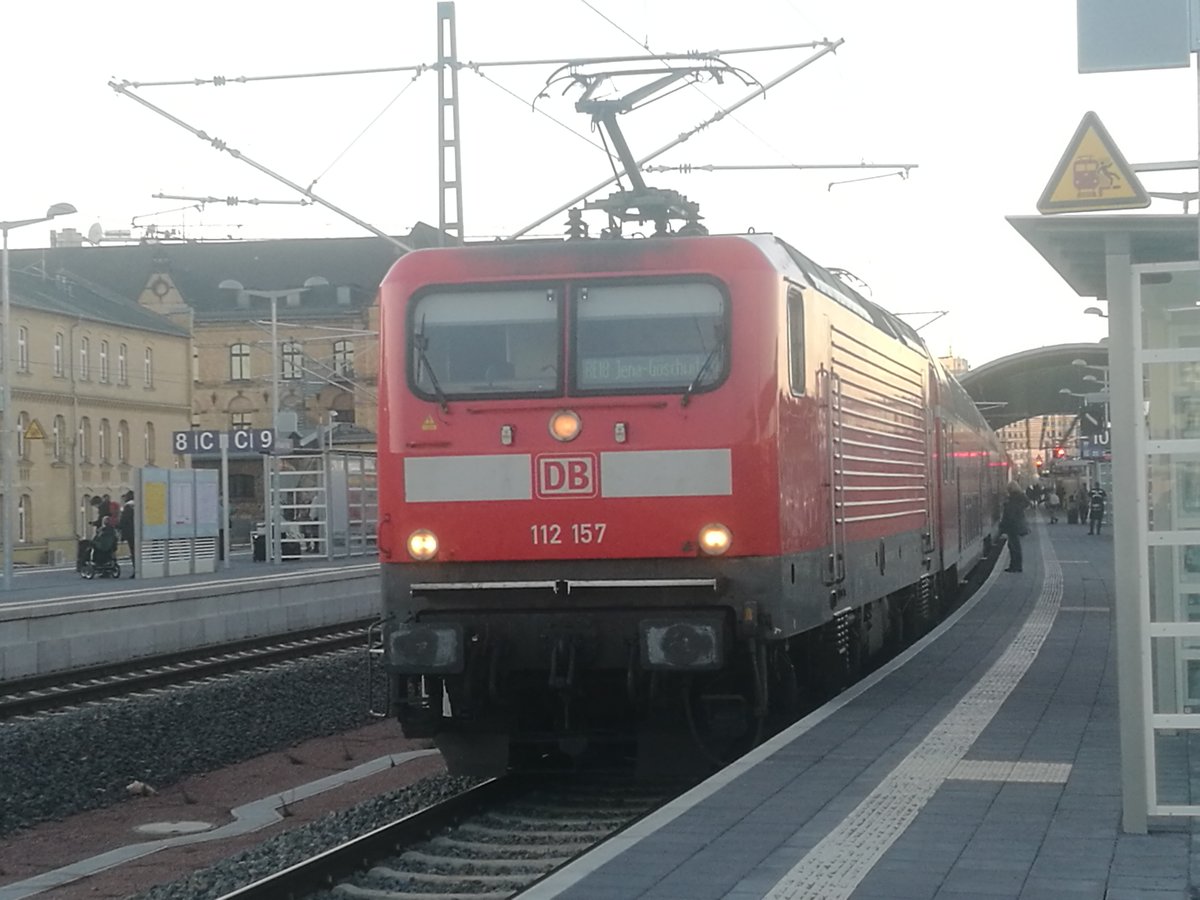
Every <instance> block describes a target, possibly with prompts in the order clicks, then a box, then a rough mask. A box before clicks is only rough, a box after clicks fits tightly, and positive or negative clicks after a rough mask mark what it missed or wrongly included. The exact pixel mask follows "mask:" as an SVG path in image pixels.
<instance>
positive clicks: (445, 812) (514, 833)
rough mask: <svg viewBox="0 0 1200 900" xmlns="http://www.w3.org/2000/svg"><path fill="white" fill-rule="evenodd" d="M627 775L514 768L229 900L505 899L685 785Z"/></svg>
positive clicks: (271, 878) (672, 795)
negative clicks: (319, 899)
mask: <svg viewBox="0 0 1200 900" xmlns="http://www.w3.org/2000/svg"><path fill="white" fill-rule="evenodd" d="M684 787H685V786H684V785H682V784H663V783H662V782H656V783H654V784H638V783H635V782H632V781H630V780H629V779H628V778H627V777H626V778H614V777H607V776H578V775H576V776H574V777H573V778H568V777H564V778H562V779H561V780H560V779H549V780H548V779H547V778H546V777H545V776H541V777H535V776H529V775H524V776H516V775H514V776H508V777H505V778H496V779H492V780H490V781H486V782H484V783H483V784H480V785H478V786H477V787H474V788H472V789H471V790H469V791H466V792H464V793H462V794H459V795H457V796H455V797H452V798H450V799H449V800H446V801H444V802H442V803H439V804H436V805H434V806H431V807H429V808H427V809H424V810H421V811H420V812H417V813H414V814H412V815H410V816H406V817H405V818H403V819H399V820H398V821H396V822H394V823H392V824H390V825H386V826H384V827H382V828H379V829H376V830H375V831H373V832H370V833H369V834H366V835H363V836H362V837H359V838H357V839H355V840H352V841H348V842H346V843H345V844H342V845H341V846H339V847H335V848H333V849H331V850H328V851H326V852H325V853H322V854H319V855H317V856H314V857H312V858H311V859H308V860H305V861H304V862H302V863H299V864H297V865H295V866H292V867H291V868H289V869H285V870H284V871H282V872H279V873H276V874H275V875H272V876H269V877H267V878H264V879H261V880H260V881H257V882H255V883H253V884H250V885H247V886H245V887H243V888H241V889H239V890H237V891H234V892H232V893H229V894H226V895H225V896H224V897H222V898H220V900H267V898H272V900H274V898H280V897H290V898H300V897H304V896H309V895H312V894H315V893H317V892H319V891H327V892H328V893H325V894H322V896H325V897H331V898H339V900H430V898H433V897H436V898H439V900H456V898H460V900H461V898H473V900H479V898H485V900H502V898H507V897H511V896H513V895H514V894H516V893H518V892H519V891H521V890H524V889H525V888H527V887H528V886H529V885H531V884H532V883H533V882H535V881H536V880H538V879H539V878H542V877H543V876H545V875H547V874H549V873H550V872H552V871H554V870H555V869H557V868H559V867H560V866H563V865H565V864H566V863H568V862H570V861H571V860H572V859H574V858H575V857H577V856H579V855H580V854H582V853H584V852H585V851H587V850H589V849H591V848H592V847H594V846H595V845H596V844H598V843H600V842H601V841H603V840H605V839H607V838H608V837H610V836H612V835H613V834H615V833H616V832H618V831H620V830H621V829H623V828H625V827H626V826H628V825H630V824H632V823H633V822H635V821H637V820H638V819H640V818H642V817H643V816H645V815H646V814H647V813H649V812H650V811H651V810H653V809H655V808H657V807H658V806H660V805H661V804H662V803H664V802H666V801H667V800H668V799H670V798H671V797H674V796H676V795H677V794H678V793H679V792H680V791H682V790H683V789H684Z"/></svg>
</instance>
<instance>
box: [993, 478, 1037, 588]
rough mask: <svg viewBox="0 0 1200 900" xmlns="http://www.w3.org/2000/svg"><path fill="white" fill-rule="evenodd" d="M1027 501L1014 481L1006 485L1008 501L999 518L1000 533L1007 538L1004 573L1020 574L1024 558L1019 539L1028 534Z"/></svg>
mask: <svg viewBox="0 0 1200 900" xmlns="http://www.w3.org/2000/svg"><path fill="white" fill-rule="evenodd" d="M1029 505H1030V504H1029V501H1028V500H1027V499H1026V498H1025V493H1024V492H1023V491H1022V490H1021V485H1019V484H1017V483H1016V482H1015V481H1010V482H1009V483H1008V499H1007V500H1005V501H1004V513H1003V514H1002V515H1001V516H1000V533H1001V534H1003V535H1007V536H1008V568H1007V569H1005V570H1004V571H1005V572H1020V571H1021V564H1022V563H1023V562H1024V557H1023V555H1022V553H1021V538H1022V537H1024V536H1025V535H1027V534H1029V523H1028V522H1027V521H1026V520H1025V510H1026V509H1028V508H1029Z"/></svg>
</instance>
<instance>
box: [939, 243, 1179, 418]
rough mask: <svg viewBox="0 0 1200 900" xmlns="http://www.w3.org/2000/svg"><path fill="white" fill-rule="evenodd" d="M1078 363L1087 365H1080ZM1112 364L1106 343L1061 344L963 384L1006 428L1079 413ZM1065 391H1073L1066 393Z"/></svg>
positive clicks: (991, 367) (963, 378)
mask: <svg viewBox="0 0 1200 900" xmlns="http://www.w3.org/2000/svg"><path fill="white" fill-rule="evenodd" d="M1192 224H1193V226H1194V225H1195V223H1194V222H1193V223H1192ZM1077 359H1082V360H1083V361H1084V363H1085V364H1086V365H1082V366H1080V365H1075V364H1074V360H1077ZM1107 366H1108V347H1107V346H1105V345H1104V344H1058V345H1055V346H1052V347H1037V348H1035V349H1033V350H1024V351H1022V352H1020V353H1014V354H1012V355H1011V356H1004V357H1001V358H1000V359H995V360H992V361H991V362H989V363H987V364H986V365H982V366H980V367H979V368H977V369H971V370H970V371H969V372H966V373H964V374H962V375H960V376H958V380H959V381H960V382H961V383H962V386H963V387H964V388H966V390H967V393H968V394H970V395H971V399H973V400H974V401H975V403H976V404H977V405H978V406H979V411H980V412H981V413H983V417H984V418H985V419H987V422H988V424H989V425H991V426H992V428H1003V427H1004V426H1005V425H1011V424H1012V423H1013V422H1020V421H1022V420H1023V419H1028V418H1030V417H1032V416H1046V415H1074V414H1076V413H1078V412H1079V411H1080V404H1081V402H1082V399H1083V398H1082V395H1084V394H1089V393H1098V392H1099V391H1100V390H1101V385H1098V384H1097V383H1096V382H1091V381H1085V380H1084V377H1085V376H1087V375H1092V376H1094V377H1095V378H1097V379H1098V380H1099V381H1100V382H1101V383H1102V382H1103V380H1104V379H1103V376H1104V371H1105V369H1106V368H1107ZM1063 388H1066V389H1067V390H1068V391H1071V393H1068V394H1064V393H1062V389H1063Z"/></svg>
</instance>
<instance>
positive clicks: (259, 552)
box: [251, 533, 267, 562]
mask: <svg viewBox="0 0 1200 900" xmlns="http://www.w3.org/2000/svg"><path fill="white" fill-rule="evenodd" d="M251 540H252V541H253V544H254V561H255V562H266V561H267V536H266V535H265V534H262V533H259V534H256V535H254V537H253V538H252V539H251Z"/></svg>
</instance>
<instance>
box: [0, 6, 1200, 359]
mask: <svg viewBox="0 0 1200 900" xmlns="http://www.w3.org/2000/svg"><path fill="white" fill-rule="evenodd" d="M436 8H437V4H436V2H435V0H387V2H385V0H339V2H338V3H325V4H317V3H315V2H313V3H296V2H283V0H240V2H230V0H208V2H206V3H203V4H194V3H188V4H183V3H164V2H162V0H157V2H147V0H125V2H122V3H120V4H97V3H94V2H86V3H85V2H82V0H57V2H56V3H53V4H50V3H17V2H7V3H5V4H4V10H3V13H4V16H3V27H4V32H5V41H4V44H5V47H4V53H3V55H0V79H2V83H3V85H4V93H3V105H4V107H3V108H4V115H3V121H4V123H5V127H4V129H3V132H2V133H0V219H2V220H8V221H12V220H17V219H23V218H32V217H35V216H38V215H41V214H42V211H43V210H45V209H46V208H47V207H48V206H49V205H50V204H52V203H56V202H69V203H72V204H74V205H75V206H76V207H77V209H78V210H79V212H78V213H77V214H75V215H72V216H70V217H67V218H63V219H59V220H57V221H56V223H55V225H56V227H65V226H71V227H75V228H77V229H78V230H80V231H81V232H84V233H86V232H87V231H88V229H89V228H90V227H91V226H92V225H93V223H100V224H101V226H102V227H103V228H104V229H106V230H109V231H116V230H121V229H129V230H131V231H132V233H133V235H134V236H135V237H136V236H139V235H143V234H145V231H144V228H145V227H146V226H150V225H153V226H155V227H157V228H159V229H174V230H175V231H176V233H177V234H182V235H183V236H185V237H187V238H190V239H197V240H200V239H208V240H215V239H226V238H229V237H233V238H238V239H265V238H282V237H325V236H359V235H365V234H366V232H364V231H363V230H362V229H361V228H359V227H358V226H356V225H354V224H353V223H351V222H348V221H346V220H344V219H341V218H340V217H338V216H337V215H335V214H334V213H333V212H330V211H329V210H326V209H324V208H322V207H320V206H309V207H301V206H295V205H278V206H277V205H258V206H254V205H250V204H248V202H247V201H249V200H251V199H259V200H295V199H297V198H298V196H299V195H298V194H296V193H295V192H294V191H292V190H290V189H289V188H287V187H286V186H284V185H282V184H279V183H277V182H275V181H273V180H271V179H270V178H268V177H267V176H266V175H264V174H262V173H260V172H259V171H257V170H255V169H253V168H251V167H250V166H248V165H246V164H244V163H242V162H239V161H237V160H235V159H233V158H231V156H230V155H229V154H227V153H221V152H218V151H217V150H214V149H213V148H212V147H211V146H210V145H209V144H207V143H205V142H203V141H201V140H199V139H197V138H196V137H194V136H193V135H191V134H190V133H188V132H187V131H185V130H184V129H182V128H181V127H179V126H178V125H176V124H173V123H172V122H170V121H168V120H167V119H165V118H162V117H160V116H159V115H157V114H155V113H153V112H152V111H150V110H148V109H146V108H144V107H143V106H141V105H140V104H138V103H136V102H134V101H132V100H130V99H128V98H127V97H124V96H121V95H119V94H117V93H116V92H114V91H113V90H112V89H111V88H109V87H108V81H109V80H110V79H113V78H115V79H116V80H118V81H126V80H127V81H131V82H141V83H145V82H151V81H172V80H183V81H191V80H192V79H212V78H213V77H214V76H224V77H226V78H230V79H232V78H235V77H237V76H243V75H245V76H264V75H293V74H300V73H316V72H330V71H344V70H358V69H372V68H386V67H402V66H417V65H419V64H426V65H428V64H430V63H433V62H434V61H435V60H436V54H437V32H436ZM456 14H457V49H458V56H459V58H460V60H462V61H464V62H467V61H471V62H474V63H479V64H480V65H478V67H477V68H469V69H463V70H461V71H460V73H459V79H458V93H459V101H460V109H461V120H460V137H461V142H462V146H461V152H462V194H463V203H464V217H463V218H464V225H465V230H466V234H467V235H468V237H475V238H490V237H494V236H508V235H510V234H512V233H513V232H514V231H516V230H518V229H520V228H522V227H524V226H527V225H529V224H530V223H532V222H534V221H536V220H538V219H540V218H541V217H543V216H544V215H546V214H547V213H549V212H551V211H552V210H554V209H556V208H557V207H559V206H561V205H563V204H564V203H566V202H567V201H569V200H571V199H572V198H573V197H575V196H577V195H578V194H581V193H583V192H584V191H585V190H587V189H588V188H590V187H592V186H594V185H596V184H597V183H599V182H600V181H602V180H603V179H604V178H606V177H607V176H609V175H611V167H610V165H609V162H608V159H607V158H606V156H605V154H604V153H603V151H602V150H601V149H600V148H599V147H598V144H597V135H596V134H595V133H594V132H593V131H592V130H591V128H590V122H589V121H588V119H587V118H586V117H585V116H584V115H582V114H580V113H578V112H576V111H575V109H574V103H575V100H576V99H577V97H578V91H577V90H567V91H566V92H564V90H563V87H564V86H563V85H562V84H561V83H559V84H556V85H552V86H550V87H549V88H546V83H547V79H549V78H550V77H551V75H552V74H553V73H554V71H555V69H556V68H557V66H556V65H555V64H554V63H552V62H549V60H558V59H564V58H578V57H589V56H617V55H628V54H638V53H644V52H646V48H647V47H648V48H649V50H650V51H652V52H655V53H668V52H682V51H687V50H706V51H707V50H724V51H729V50H734V49H739V48H753V47H767V46H776V45H781V44H790V43H803V42H808V41H814V40H821V39H828V40H838V39H842V40H844V43H843V44H842V45H841V46H840V47H839V48H838V50H837V51H836V53H833V54H828V55H826V56H824V57H822V58H821V59H818V60H816V61H815V62H813V63H812V64H811V65H809V66H808V67H806V68H805V69H803V70H802V71H800V72H799V73H798V74H796V75H794V76H792V77H791V78H789V79H788V80H786V81H784V82H783V83H782V84H780V85H778V86H777V87H775V88H773V89H772V90H770V91H768V92H767V95H766V97H765V98H760V99H756V100H753V101H751V102H750V103H748V104H746V105H745V106H742V107H741V108H740V109H739V110H738V111H737V112H736V113H734V114H732V115H730V116H728V117H726V118H725V119H723V120H722V121H720V122H717V123H715V124H713V125H711V126H709V127H708V128H706V129H704V130H703V131H701V132H700V133H698V134H697V135H696V136H695V137H693V138H692V139H690V140H689V141H687V142H686V143H684V144H682V145H680V146H678V147H676V148H674V149H671V150H669V151H667V152H666V153H664V154H663V155H662V156H661V157H659V158H658V159H656V160H655V163H657V164H662V165H671V166H679V165H684V164H691V165H693V166H700V165H706V164H714V165H761V164H793V165H805V164H807V165H812V164H831V163H837V164H853V163H859V162H868V163H870V162H879V163H904V164H912V165H914V166H915V167H916V168H914V169H912V170H911V171H910V173H909V176H908V177H907V178H900V177H898V176H894V175H893V176H890V177H886V178H875V179H870V180H860V181H851V179H862V178H864V176H869V175H877V174H880V172H878V171H873V170H853V169H846V170H807V171H725V172H702V171H699V172H698V171H692V172H690V173H686V174H684V173H679V172H670V173H654V174H651V175H647V176H646V177H647V181H648V182H649V183H651V184H653V185H657V186H660V187H670V188H674V189H676V190H679V191H681V192H683V193H684V194H686V195H688V196H689V197H690V198H691V199H693V200H697V201H699V202H700V204H701V211H702V213H703V214H704V216H705V224H706V225H708V227H709V228H710V230H711V231H713V232H726V233H728V232H744V231H746V230H749V229H753V230H755V231H758V232H773V233H775V234H778V235H780V236H781V237H783V238H784V239H785V240H787V241H788V242H790V243H791V244H793V245H794V246H796V247H797V248H798V249H800V250H801V251H802V252H804V253H805V254H806V255H808V256H809V257H811V258H813V259H815V260H816V261H818V262H820V263H822V264H823V265H825V266H827V267H837V268H841V269H845V270H848V271H849V272H851V273H853V275H854V276H855V277H856V278H857V279H860V280H861V282H862V284H861V285H856V286H858V287H859V289H860V290H862V291H863V292H864V293H867V294H868V296H870V297H872V298H873V299H874V300H876V301H877V302H879V303H880V304H881V305H883V306H885V307H887V308H888V309H890V310H892V311H893V312H897V313H900V314H903V315H906V316H907V318H908V321H910V322H911V323H912V324H913V325H914V326H919V327H921V333H922V336H923V337H925V339H926V341H927V343H928V344H929V345H930V347H931V349H932V350H933V351H934V352H935V353H938V354H939V355H941V354H946V353H948V352H953V353H954V354H955V355H959V356H963V357H965V358H967V359H968V360H969V361H970V363H971V364H972V365H973V366H979V365H981V364H983V363H986V362H988V361H990V360H993V359H996V358H999V357H1002V356H1006V355H1009V354H1012V353H1016V352H1019V351H1022V350H1026V349H1031V348H1034V347H1039V346H1045V345H1050V344H1058V343H1065V342H1073V341H1081V342H1091V341H1097V340H1100V339H1101V338H1102V337H1103V336H1104V334H1105V329H1106V322H1105V321H1104V320H1102V319H1100V318H1098V317H1095V316H1088V315H1084V314H1083V310H1084V309H1085V308H1086V307H1088V306H1090V305H1094V301H1093V300H1090V299H1087V298H1080V297H1078V296H1077V295H1075V294H1074V292H1073V291H1071V289H1070V288H1068V287H1067V286H1066V285H1065V283H1063V282H1062V280H1061V279H1060V278H1059V276H1058V275H1057V274H1056V273H1055V272H1054V270H1053V269H1051V267H1050V266H1049V265H1048V264H1047V263H1046V262H1045V261H1044V260H1043V259H1042V258H1041V257H1040V256H1039V255H1038V254H1037V252H1036V251H1034V250H1033V248H1032V247H1030V246H1029V245H1028V244H1027V243H1026V242H1025V241H1024V240H1023V239H1022V238H1021V237H1020V236H1019V235H1018V234H1017V233H1016V232H1015V231H1014V230H1013V229H1012V227H1011V226H1010V225H1009V224H1008V223H1007V222H1006V221H1005V217H1006V216H1009V215H1032V214H1035V213H1036V203H1037V200H1038V197H1039V196H1040V195H1041V192H1042V190H1043V188H1044V187H1045V185H1046V183H1047V182H1048V181H1049V179H1050V176H1051V175H1052V173H1053V171H1054V169H1055V167H1056V165H1057V163H1058V161H1059V159H1060V157H1061V156H1062V155H1063V153H1064V151H1065V150H1066V149H1067V145H1068V144H1069V143H1070V141H1071V138H1072V136H1073V134H1074V132H1075V129H1076V127H1077V126H1078V124H1079V121H1080V119H1081V118H1082V117H1083V115H1084V113H1086V112H1088V111H1089V110H1092V111H1095V112H1096V113H1097V114H1098V115H1099V116H1100V119H1101V120H1102V121H1103V123H1104V125H1105V126H1106V128H1107V130H1108V132H1109V133H1110V135H1111V136H1112V139H1113V141H1114V142H1115V143H1116V144H1117V146H1118V147H1119V148H1120V150H1121V151H1122V152H1123V154H1124V156H1125V157H1126V159H1128V160H1129V161H1130V162H1131V163H1135V162H1149V161H1161V160H1177V159H1188V158H1195V156H1196V148H1197V121H1196V116H1197V78H1196V75H1195V73H1194V71H1192V70H1188V69H1167V70H1158V71H1149V72H1124V73H1109V74H1091V75H1079V74H1077V72H1076V56H1075V54H1076V45H1075V3H1074V2H1072V0H1010V2H1008V3H1006V4H1000V5H996V4H980V3H966V2H962V0H912V2H908V3H897V2H895V0H738V2H737V3H736V4H730V3H728V2H724V0H722V2H717V0H457V3H456ZM812 52H813V51H811V50H789V51H779V52H770V53H768V52H760V53H750V54H737V55H730V56H727V57H726V59H727V61H728V62H730V63H732V64H734V65H736V66H738V67H740V68H741V69H743V70H744V71H745V72H746V73H748V75H749V76H752V77H753V78H756V79H758V81H760V82H767V81H769V80H771V79H772V78H774V77H776V76H777V75H779V74H781V73H782V72H784V71H786V70H787V69H789V68H791V67H792V66H794V65H796V64H798V63H799V62H801V61H802V60H804V59H805V58H807V57H808V56H810V55H811V54H812ZM519 61H534V63H533V64H530V65H520V66H510V65H504V66H496V65H488V64H489V63H497V62H519ZM632 86H633V83H631V82H629V81H628V80H622V81H620V82H618V87H620V88H622V89H628V88H630V87H632ZM543 89H545V91H544V96H542V97H541V98H540V99H538V101H537V104H536V107H535V106H533V105H532V101H533V100H534V98H536V97H538V95H539V93H541V92H543ZM135 92H136V93H137V94H138V95H139V96H141V97H143V98H144V99H146V100H147V101H149V102H151V103H154V104H155V105H157V106H160V107H162V108H163V109H164V110H166V111H167V112H169V113H170V114H171V115H173V116H175V117H177V118H178V119H181V120H183V121H185V122H187V123H188V124H190V125H192V126H194V127H196V128H199V129H202V130H204V131H205V132H206V133H208V134H209V135H211V136H213V137H217V138H220V139H221V140H223V141H225V142H226V144H227V145H228V146H230V147H233V148H236V149H238V150H239V151H241V152H242V153H243V154H245V155H246V156H248V157H250V158H252V159H254V160H255V161H257V162H259V163H261V164H263V165H264V166H266V167H268V168H271V169H273V170H275V171H276V172H278V173H280V174H281V175H283V176H285V177H286V178H288V179H290V180H291V181H293V182H296V183H298V184H300V185H303V186H306V187H307V186H309V185H310V184H312V183H313V182H314V181H315V184H313V186H312V187H311V190H313V191H315V192H316V193H317V194H319V195H321V196H322V197H324V198H326V199H328V200H329V201H330V202H332V203H334V204H335V205H337V206H340V207H342V208H343V209H345V210H347V211H348V212H350V213H352V214H353V215H354V216H356V217H357V218H359V219H361V220H364V221H367V222H370V223H371V224H372V225H374V226H375V227H377V228H379V229H381V230H383V231H386V232H389V233H392V234H403V233H406V232H407V231H408V230H409V229H410V228H411V227H412V226H413V225H414V224H415V223H416V222H418V221H424V222H427V223H430V224H433V225H436V224H437V222H438V170H437V154H438V149H437V139H438V135H437V98H438V86H437V73H436V71H433V70H430V69H425V70H423V71H420V72H414V71H402V72H392V73H380V74H370V75H354V76H340V77H325V78H305V79H276V80H269V81H255V82H251V83H247V84H240V83H227V84H225V85H224V86H221V87H214V86H212V85H209V84H205V85H200V86H196V85H194V84H187V85H183V86H163V87H152V86H149V85H147V86H144V87H140V88H136V89H135ZM748 92H749V89H748V88H746V87H745V86H744V85H743V84H742V83H741V82H740V81H738V80H737V79H736V78H733V77H726V78H725V79H724V83H722V84H718V83H716V82H713V81H705V82H704V83H702V84H700V85H699V86H698V87H696V88H692V87H689V88H685V89H684V90H681V91H678V92H676V93H673V94H671V95H670V96H667V97H664V98H662V99H659V100H657V101H656V102H655V103H653V104H651V105H649V106H646V107H645V108H642V109H639V110H635V111H633V112H631V113H629V114H627V115H625V116H623V117H622V121H621V124H622V127H623V129H624V132H625V135H626V138H627V140H628V141H629V143H630V145H631V147H632V148H633V152H634V154H635V155H636V156H639V157H640V156H644V155H645V154H647V153H649V152H651V151H652V150H655V149H658V148H659V147H661V146H663V145H664V144H666V143H667V142H669V141H670V140H672V139H673V138H674V137H676V136H677V135H678V134H680V133H681V132H684V131H687V130H689V129H691V128H693V127H694V126H696V125H698V124H699V123H700V122H702V121H704V120H705V119H707V118H709V117H711V116H712V115H713V114H714V113H715V112H716V111H717V109H718V108H719V107H721V106H728V105H731V104H733V103H735V102H736V101H738V100H740V99H741V98H742V97H743V96H744V95H745V94H746V93H748ZM1196 178H1197V174H1196V173H1195V172H1190V173H1177V174H1171V173H1163V174H1153V175H1149V174H1148V175H1146V176H1144V177H1143V181H1144V184H1145V186H1146V188H1147V189H1148V190H1184V189H1189V188H1194V186H1195V184H1196ZM848 181H849V182H850V183H841V184H831V183H832V182H848ZM612 189H613V188H612V187H606V188H603V189H602V190H601V191H600V192H599V193H600V194H601V195H603V194H607V193H608V192H609V191H610V190H612ZM156 193H166V194H176V195H182V196H187V197H222V198H224V197H230V196H233V197H238V198H240V199H241V200H242V201H243V202H242V203H241V204H239V205H237V206H229V205H227V204H225V203H208V204H204V205H203V208H202V209H199V208H197V204H195V203H194V202H192V201H178V200H165V199H155V198H154V197H153V195H154V194H156ZM1149 211H1150V212H1154V213H1177V212H1180V211H1181V206H1180V205H1179V204H1178V203H1173V202H1169V201H1165V200H1155V201H1154V204H1153V206H1152V207H1151V208H1150V210H1149ZM564 222H565V214H559V215H557V216H555V217H553V218H552V219H550V220H549V221H548V222H546V223H545V224H544V225H541V226H539V227H538V228H536V229H535V230H534V231H533V232H532V233H533V234H537V235H543V236H544V235H552V234H561V233H562V231H563V223H564ZM49 228H50V226H49V225H36V226H30V227H27V228H23V229H19V230H14V231H12V232H11V234H10V246H13V247H41V246H46V245H48V242H49ZM307 274H309V273H306V275H307ZM311 274H320V273H315V272H314V273H311ZM299 280H300V281H302V280H303V278H300V279H299ZM927 311H946V312H947V315H945V316H943V317H941V318H938V319H937V320H936V321H933V322H931V323H929V324H925V323H926V322H928V321H929V320H930V319H932V318H934V317H933V316H932V315H926V314H923V313H926V312H927Z"/></svg>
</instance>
